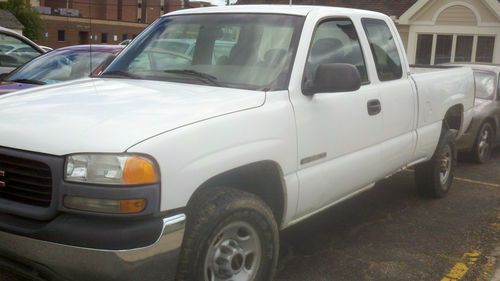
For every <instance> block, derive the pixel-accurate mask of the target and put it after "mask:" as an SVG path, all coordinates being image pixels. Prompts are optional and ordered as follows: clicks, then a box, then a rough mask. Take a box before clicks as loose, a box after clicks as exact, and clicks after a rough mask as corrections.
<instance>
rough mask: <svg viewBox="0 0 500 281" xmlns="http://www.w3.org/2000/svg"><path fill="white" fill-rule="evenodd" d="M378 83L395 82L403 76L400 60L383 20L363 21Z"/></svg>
mask: <svg viewBox="0 0 500 281" xmlns="http://www.w3.org/2000/svg"><path fill="white" fill-rule="evenodd" d="M363 27H364V28H365V32H366V36H367V37H368V41H369V42H370V48H371V51H372V54H373V58H374V60H375V66H376V68H377V74H378V78H379V80H380V81H390V80H396V79H399V78H401V77H402V76H403V70H402V67H401V59H400V57H399V53H398V48H397V46H396V42H395V40H394V37H393V36H392V32H391V30H390V29H389V27H388V26H387V24H386V23H385V22H384V21H383V20H378V19H363Z"/></svg>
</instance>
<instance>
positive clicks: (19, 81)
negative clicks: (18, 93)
mask: <svg viewBox="0 0 500 281" xmlns="http://www.w3.org/2000/svg"><path fill="white" fill-rule="evenodd" d="M7 82H17V83H26V84H35V85H45V84H47V83H45V82H43V81H39V80H35V79H15V80H8V81H7Z"/></svg>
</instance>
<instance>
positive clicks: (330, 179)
mask: <svg viewBox="0 0 500 281" xmlns="http://www.w3.org/2000/svg"><path fill="white" fill-rule="evenodd" d="M363 51H365V52H366V51H367V50H362V48H361V45H360V43H359V40H358V34H357V32H356V28H355V26H354V24H353V22H352V21H351V20H350V19H347V18H334V19H327V20H324V21H321V22H320V23H319V24H318V25H317V26H316V28H315V31H314V33H313V35H312V39H311V45H310V46H309V50H308V51H304V52H303V54H305V53H307V58H306V62H305V68H304V71H303V74H302V85H304V83H307V82H308V81H311V79H312V78H313V76H314V73H315V71H316V69H317V68H318V66H319V65H321V64H331V63H349V64H353V65H355V66H356V67H357V69H358V70H359V72H360V75H361V80H362V83H363V84H362V86H361V88H360V89H359V90H357V91H354V92H339V93H321V94H315V95H312V96H306V95H304V94H303V92H302V89H301V86H293V85H292V83H291V87H290V99H291V102H292V105H293V108H294V111H295V116H296V124H297V133H298V136H297V137H298V157H299V159H298V162H299V168H298V177H299V182H300V198H299V203H298V208H297V213H296V218H299V217H302V216H304V215H307V214H309V213H311V212H313V211H315V210H318V209H320V208H321V207H324V206H327V205H329V204H331V203H333V202H335V201H337V200H339V199H342V198H343V197H346V196H348V195H350V194H352V193H353V192H355V191H356V190H359V189H361V188H363V187H365V186H367V185H369V184H370V183H372V182H373V181H374V180H375V179H376V178H377V176H378V175H379V173H380V168H379V166H380V161H381V159H380V148H379V146H377V144H379V143H380V142H381V141H382V139H383V119H382V114H381V112H380V110H377V104H380V94H379V91H378V88H377V87H376V86H375V85H373V84H371V83H370V81H369V79H368V75H367V68H366V65H365V59H364V55H363ZM368 51H369V50H368ZM299 53H300V50H299ZM302 59H304V58H302ZM297 80H299V79H297Z"/></svg>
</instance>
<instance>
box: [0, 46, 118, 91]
mask: <svg viewBox="0 0 500 281" xmlns="http://www.w3.org/2000/svg"><path fill="white" fill-rule="evenodd" d="M122 49H123V46H120V45H78V46H71V47H65V48H60V49H57V50H55V51H52V52H50V53H47V54H45V55H42V56H40V57H37V58H35V59H33V60H31V61H29V62H28V63H26V64H24V65H22V66H21V67H19V68H18V69H16V70H14V71H13V72H11V73H9V74H6V75H4V77H2V78H1V80H0V95H1V94H6V93H11V92H14V91H18V90H23V89H28V88H31V87H36V86H40V85H46V84H54V83H59V82H64V81H69V80H75V79H80V78H84V77H88V76H89V75H90V74H99V73H100V71H102V69H103V67H104V66H103V65H102V64H103V63H104V62H106V63H109V62H110V61H109V58H113V57H114V56H115V55H116V54H118V53H119V52H120V51H121V50H122Z"/></svg>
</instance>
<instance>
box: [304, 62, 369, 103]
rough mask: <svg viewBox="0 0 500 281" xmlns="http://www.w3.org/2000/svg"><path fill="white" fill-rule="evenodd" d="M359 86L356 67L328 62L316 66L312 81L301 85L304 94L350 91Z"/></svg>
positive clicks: (359, 80)
mask: <svg viewBox="0 0 500 281" xmlns="http://www.w3.org/2000/svg"><path fill="white" fill-rule="evenodd" d="M360 87H361V75H360V74H359V71H358V69H357V68H356V67H355V66H354V65H352V64H347V63H330V64H321V65H319V66H318V68H317V70H316V73H315V74H314V77H313V80H312V81H307V82H306V83H305V85H304V86H303V87H302V92H303V93H304V95H307V96H312V95H314V94H319V93H338V92H352V91H356V90H358V89H359V88H360Z"/></svg>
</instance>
